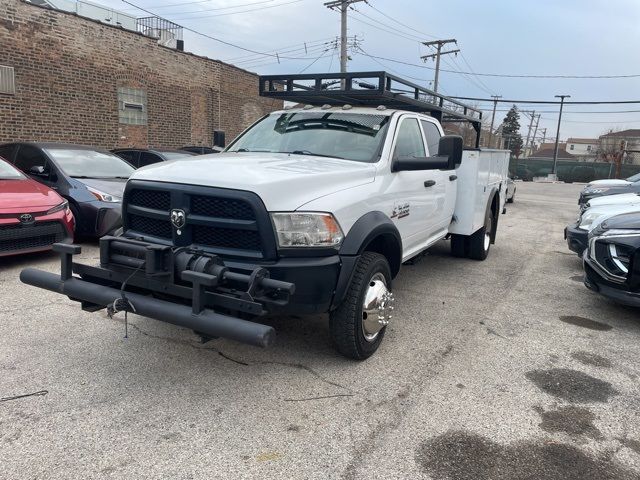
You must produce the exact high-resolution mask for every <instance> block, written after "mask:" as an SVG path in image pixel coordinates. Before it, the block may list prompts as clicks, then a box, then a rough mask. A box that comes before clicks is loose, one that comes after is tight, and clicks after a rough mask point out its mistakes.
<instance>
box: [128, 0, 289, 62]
mask: <svg viewBox="0 0 640 480" xmlns="http://www.w3.org/2000/svg"><path fill="white" fill-rule="evenodd" d="M122 2H124V3H126V4H127V5H131V6H132V7H135V8H137V9H138V10H142V11H143V12H146V13H148V14H149V15H153V16H154V17H158V18H159V19H160V20H165V21H167V22H170V21H171V20H168V19H166V18H164V17H162V16H160V15H158V14H157V13H154V12H151V11H149V10H147V9H145V8H142V7H139V6H138V5H136V4H135V3H132V2H130V1H129V0H122ZM182 28H183V29H184V30H187V31H188V32H191V33H194V34H196V35H200V36H202V37H205V38H208V39H209V40H213V41H215V42H218V43H222V44H223V45H228V46H230V47H233V48H237V49H239V50H244V51H245V52H250V53H255V54H258V55H264V56H265V57H274V58H286V59H295V58H296V57H279V56H278V55H277V54H273V53H267V52H260V51H258V50H253V49H251V48H247V47H243V46H241V45H237V44H235V43H231V42H227V41H226V40H222V39H220V38H217V37H214V36H212V35H208V34H206V33H202V32H199V31H197V30H194V29H193V28H189V27H185V26H184V25H182Z"/></svg>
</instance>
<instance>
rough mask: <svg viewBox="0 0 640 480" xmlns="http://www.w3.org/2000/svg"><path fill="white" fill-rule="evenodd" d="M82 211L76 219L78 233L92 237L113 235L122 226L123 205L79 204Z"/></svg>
mask: <svg viewBox="0 0 640 480" xmlns="http://www.w3.org/2000/svg"><path fill="white" fill-rule="evenodd" d="M78 207H79V208H80V211H79V212H78V214H79V217H80V218H77V219H76V225H77V229H78V232H79V233H80V234H82V235H89V236H91V237H98V238H99V237H102V236H104V235H110V234H112V233H113V232H114V231H115V230H116V229H117V228H120V227H121V226H122V203H119V202H116V203H111V202H101V201H93V202H85V203H80V204H78Z"/></svg>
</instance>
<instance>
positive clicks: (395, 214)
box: [391, 203, 411, 218]
mask: <svg viewBox="0 0 640 480" xmlns="http://www.w3.org/2000/svg"><path fill="white" fill-rule="evenodd" d="M410 208H411V206H410V205H409V204H408V203H396V204H394V205H393V210H392V211H391V218H404V217H408V216H409V210H410Z"/></svg>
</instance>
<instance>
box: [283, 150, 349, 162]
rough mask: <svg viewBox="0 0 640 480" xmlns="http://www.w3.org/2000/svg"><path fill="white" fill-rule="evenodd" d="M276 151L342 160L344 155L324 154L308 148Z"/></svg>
mask: <svg viewBox="0 0 640 480" xmlns="http://www.w3.org/2000/svg"><path fill="white" fill-rule="evenodd" d="M278 153H288V154H289V155H311V156H314V157H327V158H339V159H341V160H344V157H338V156H336V155H325V154H323V153H313V152H310V151H309V150H293V151H292V152H278Z"/></svg>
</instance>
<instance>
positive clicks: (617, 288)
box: [583, 213, 640, 307]
mask: <svg viewBox="0 0 640 480" xmlns="http://www.w3.org/2000/svg"><path fill="white" fill-rule="evenodd" d="M583 258H584V270H585V280H584V283H585V285H586V286H587V287H588V288H590V289H591V290H593V291H595V292H598V293H600V294H602V295H604V296H606V297H609V298H611V299H612V300H615V301H616V302H619V303H622V304H624V305H631V306H635V307H640V213H624V214H622V215H616V216H614V217H611V218H609V219H607V220H605V221H604V222H602V223H601V224H600V225H599V226H597V227H596V228H594V229H593V230H592V231H591V232H590V233H589V244H588V246H587V250H586V251H585V253H584V257H583Z"/></svg>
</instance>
